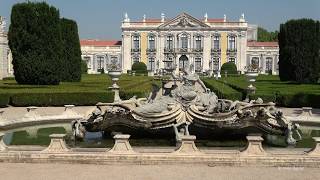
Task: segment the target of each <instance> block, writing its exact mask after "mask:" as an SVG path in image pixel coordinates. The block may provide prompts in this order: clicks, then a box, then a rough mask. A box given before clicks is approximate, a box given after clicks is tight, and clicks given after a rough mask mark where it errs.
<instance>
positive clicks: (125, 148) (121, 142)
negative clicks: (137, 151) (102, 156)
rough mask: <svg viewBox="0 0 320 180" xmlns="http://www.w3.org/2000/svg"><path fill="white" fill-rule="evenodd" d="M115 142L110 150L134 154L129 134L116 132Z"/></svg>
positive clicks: (117, 152) (111, 151)
mask: <svg viewBox="0 0 320 180" xmlns="http://www.w3.org/2000/svg"><path fill="white" fill-rule="evenodd" d="M113 138H114V140H115V142H114V145H113V147H112V149H111V150H110V151H108V152H110V153H116V154H132V153H134V151H133V149H132V147H131V145H130V143H129V138H130V135H128V134H116V135H114V136H113Z"/></svg>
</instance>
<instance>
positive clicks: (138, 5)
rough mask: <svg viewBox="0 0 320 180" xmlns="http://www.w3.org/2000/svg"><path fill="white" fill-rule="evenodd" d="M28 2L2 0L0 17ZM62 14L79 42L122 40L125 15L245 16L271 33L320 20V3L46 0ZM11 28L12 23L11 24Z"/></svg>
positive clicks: (312, 0) (314, 0)
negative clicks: (294, 23)
mask: <svg viewBox="0 0 320 180" xmlns="http://www.w3.org/2000/svg"><path fill="white" fill-rule="evenodd" d="M25 1H26V0H0V15H1V16H5V17H6V18H7V19H8V20H9V19H10V11H11V7H12V5H13V4H15V3H17V2H25ZM43 1H46V2H48V3H49V4H51V5H54V6H55V7H57V8H58V9H59V10H60V14H61V16H63V17H66V18H71V19H74V20H76V21H77V23H78V26H79V34H80V38H94V39H120V38H121V30H120V24H121V21H122V19H123V14H124V13H125V12H127V13H128V15H129V18H130V19H131V20H138V19H142V17H143V14H146V16H147V18H160V14H161V13H162V12H163V13H165V15H166V17H175V16H176V15H178V14H179V13H181V12H187V13H189V14H190V15H193V16H195V17H198V18H202V17H203V15H204V14H205V13H206V12H207V13H208V15H209V18H223V14H226V15H227V18H228V19H233V20H237V19H239V17H240V15H241V13H245V17H246V20H247V21H248V22H249V23H251V24H258V25H259V26H262V27H264V28H266V29H268V30H272V31H273V30H277V29H278V28H279V24H280V23H283V22H285V21H287V20H288V19H293V18H302V17H305V18H313V19H317V20H320V0H43ZM8 24H9V23H8Z"/></svg>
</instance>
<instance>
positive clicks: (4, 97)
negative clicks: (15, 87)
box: [0, 94, 10, 107]
mask: <svg viewBox="0 0 320 180" xmlns="http://www.w3.org/2000/svg"><path fill="white" fill-rule="evenodd" d="M9 103H10V95H9V94H0V107H6V106H7V105H8V104H9Z"/></svg>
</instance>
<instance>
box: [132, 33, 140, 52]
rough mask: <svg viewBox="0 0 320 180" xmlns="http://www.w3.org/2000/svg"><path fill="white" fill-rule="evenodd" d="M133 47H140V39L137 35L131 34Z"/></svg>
mask: <svg viewBox="0 0 320 180" xmlns="http://www.w3.org/2000/svg"><path fill="white" fill-rule="evenodd" d="M133 49H140V39H139V36H138V35H135V36H133Z"/></svg>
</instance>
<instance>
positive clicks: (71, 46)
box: [60, 18, 82, 82]
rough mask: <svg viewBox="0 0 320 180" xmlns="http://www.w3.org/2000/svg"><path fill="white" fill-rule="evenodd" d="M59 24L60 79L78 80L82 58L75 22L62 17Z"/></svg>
mask: <svg viewBox="0 0 320 180" xmlns="http://www.w3.org/2000/svg"><path fill="white" fill-rule="evenodd" d="M60 25H61V35H62V58H61V59H62V66H61V81H67V82H79V81H80V80H81V62H82V59H81V49H80V40H79V35H78V26H77V23H76V22H75V21H73V20H70V19H66V18H62V19H61V20H60Z"/></svg>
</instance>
